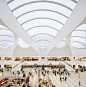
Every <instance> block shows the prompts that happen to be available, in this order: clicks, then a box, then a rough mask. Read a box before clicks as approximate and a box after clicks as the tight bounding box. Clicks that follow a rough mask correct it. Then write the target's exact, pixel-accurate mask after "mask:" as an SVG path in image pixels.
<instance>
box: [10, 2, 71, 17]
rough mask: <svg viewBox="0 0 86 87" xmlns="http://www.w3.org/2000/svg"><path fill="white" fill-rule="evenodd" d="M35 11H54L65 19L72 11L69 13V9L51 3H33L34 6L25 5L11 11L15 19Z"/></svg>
mask: <svg viewBox="0 0 86 87" xmlns="http://www.w3.org/2000/svg"><path fill="white" fill-rule="evenodd" d="M10 8H11V7H10ZM28 8H29V9H28ZM37 9H45V10H46V9H47V10H52V11H56V12H59V13H61V14H63V15H65V16H67V17H69V16H70V15H71V13H72V11H70V10H69V9H67V8H65V7H62V6H60V5H56V4H54V5H53V4H52V3H44V2H42V3H34V4H29V5H25V6H23V7H21V8H18V9H16V10H15V11H13V14H14V16H15V17H18V16H20V15H21V14H24V13H26V12H29V11H32V10H37Z"/></svg>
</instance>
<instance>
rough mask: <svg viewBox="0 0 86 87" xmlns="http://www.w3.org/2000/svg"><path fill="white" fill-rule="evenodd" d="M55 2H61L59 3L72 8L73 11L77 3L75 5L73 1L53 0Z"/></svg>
mask: <svg viewBox="0 0 86 87" xmlns="http://www.w3.org/2000/svg"><path fill="white" fill-rule="evenodd" d="M53 1H56V2H59V3H62V4H64V5H66V6H68V7H70V8H71V9H74V8H75V6H76V3H74V2H73V1H72V0H66V1H65V0H53Z"/></svg>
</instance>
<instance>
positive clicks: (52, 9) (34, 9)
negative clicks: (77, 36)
mask: <svg viewBox="0 0 86 87" xmlns="http://www.w3.org/2000/svg"><path fill="white" fill-rule="evenodd" d="M12 1H13V0H11V1H9V2H7V4H8V6H9V8H10V10H11V11H12V12H13V15H14V16H15V18H16V19H17V21H18V22H19V24H20V25H22V27H23V29H24V30H25V31H27V34H28V35H29V36H31V37H32V39H33V40H35V38H36V39H37V40H39V39H40V38H45V39H49V40H51V41H52V40H53V37H55V36H56V35H57V34H58V31H60V30H61V29H62V27H63V25H64V24H65V23H66V22H67V19H68V18H69V17H70V15H71V13H72V11H73V10H74V8H75V6H76V2H75V0H73V1H71V0H67V1H68V2H67V3H65V2H64V0H61V1H60V0H58V1H53V0H34V1H32V0H29V1H24V0H21V3H17V2H18V1H17V0H14V2H12ZM11 2H12V3H11ZM16 3H17V4H16ZM69 4H70V5H69ZM24 9H25V10H24ZM29 30H30V31H29ZM55 30H56V31H55ZM40 33H45V34H48V35H50V36H53V37H50V36H46V35H44V36H40V37H39V36H37V35H38V34H40ZM47 37H48V38H47ZM51 41H50V42H51ZM64 42H65V41H64ZM43 43H44V42H42V45H43Z"/></svg>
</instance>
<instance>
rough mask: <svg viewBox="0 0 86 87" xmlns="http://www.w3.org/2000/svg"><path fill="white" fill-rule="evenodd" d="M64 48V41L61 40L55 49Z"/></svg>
mask: <svg viewBox="0 0 86 87" xmlns="http://www.w3.org/2000/svg"><path fill="white" fill-rule="evenodd" d="M65 46H66V40H65V39H63V40H62V41H61V42H59V43H58V44H57V45H56V47H57V48H63V47H65Z"/></svg>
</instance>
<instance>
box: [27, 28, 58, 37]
mask: <svg viewBox="0 0 86 87" xmlns="http://www.w3.org/2000/svg"><path fill="white" fill-rule="evenodd" d="M27 33H28V34H29V35H30V36H33V35H36V34H39V33H45V34H50V35H52V36H56V35H57V33H58V32H57V31H56V30H54V29H52V28H48V27H37V28H34V29H31V30H29V31H27Z"/></svg>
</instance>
